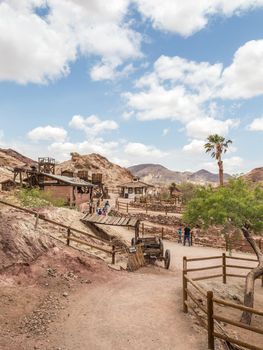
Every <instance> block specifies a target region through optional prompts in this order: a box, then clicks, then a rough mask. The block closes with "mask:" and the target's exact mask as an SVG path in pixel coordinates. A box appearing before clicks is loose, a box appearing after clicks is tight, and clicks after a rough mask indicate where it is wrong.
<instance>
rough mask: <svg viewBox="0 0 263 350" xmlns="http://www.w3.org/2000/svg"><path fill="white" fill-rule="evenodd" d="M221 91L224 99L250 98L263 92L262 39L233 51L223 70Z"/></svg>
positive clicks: (249, 42)
mask: <svg viewBox="0 0 263 350" xmlns="http://www.w3.org/2000/svg"><path fill="white" fill-rule="evenodd" d="M222 85H223V88H222V91H221V92H220V95H221V96H222V98H225V99H239V98H251V97H254V96H257V95H262V94H263V40H252V41H248V42H247V43H245V44H244V45H243V46H241V47H240V48H239V49H238V50H237V51H236V53H235V55H234V59H233V62H232V64H231V65H230V66H229V67H227V68H226V69H225V70H224V73H223V76H222Z"/></svg>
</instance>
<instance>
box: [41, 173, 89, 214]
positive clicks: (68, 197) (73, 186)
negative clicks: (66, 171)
mask: <svg viewBox="0 0 263 350" xmlns="http://www.w3.org/2000/svg"><path fill="white" fill-rule="evenodd" d="M38 184H39V187H40V189H42V190H44V191H46V192H50V193H51V194H52V195H53V196H54V197H55V198H58V199H64V200H65V204H68V205H70V206H71V207H72V206H79V205H80V204H82V203H90V202H91V200H92V193H93V187H94V185H93V184H92V183H90V182H87V181H84V180H81V179H79V178H72V177H67V176H62V175H54V174H46V173H39V174H38Z"/></svg>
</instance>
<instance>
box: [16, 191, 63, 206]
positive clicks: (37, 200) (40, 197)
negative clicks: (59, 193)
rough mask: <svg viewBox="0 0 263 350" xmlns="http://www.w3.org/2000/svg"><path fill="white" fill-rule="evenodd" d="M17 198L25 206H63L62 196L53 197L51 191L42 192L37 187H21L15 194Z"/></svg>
mask: <svg viewBox="0 0 263 350" xmlns="http://www.w3.org/2000/svg"><path fill="white" fill-rule="evenodd" d="M17 196H18V198H19V200H20V201H21V203H22V204H23V205H24V206H25V207H38V208H41V207H48V206H51V205H53V206H55V207H63V206H64V205H65V200H64V199H62V198H54V196H53V194H52V193H51V192H44V191H41V190H40V189H38V188H32V189H27V188H23V189H21V190H20V191H19V192H18V194H17Z"/></svg>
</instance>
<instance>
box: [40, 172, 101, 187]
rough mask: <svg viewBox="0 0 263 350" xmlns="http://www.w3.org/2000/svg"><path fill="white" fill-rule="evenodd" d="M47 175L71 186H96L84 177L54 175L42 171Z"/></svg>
mask: <svg viewBox="0 0 263 350" xmlns="http://www.w3.org/2000/svg"><path fill="white" fill-rule="evenodd" d="M41 174H43V175H44V176H46V177H49V178H51V179H54V180H57V181H61V182H64V183H66V184H68V185H71V186H81V187H83V186H85V187H94V185H93V184H92V183H91V182H87V181H84V180H82V179H79V178H76V177H69V176H63V175H54V174H47V173H41Z"/></svg>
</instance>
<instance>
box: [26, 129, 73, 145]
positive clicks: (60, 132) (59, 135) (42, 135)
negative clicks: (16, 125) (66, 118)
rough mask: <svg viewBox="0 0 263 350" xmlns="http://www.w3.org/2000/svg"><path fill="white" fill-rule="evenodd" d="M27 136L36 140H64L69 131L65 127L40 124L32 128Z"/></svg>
mask: <svg viewBox="0 0 263 350" xmlns="http://www.w3.org/2000/svg"><path fill="white" fill-rule="evenodd" d="M27 137H28V138H29V139H30V140H31V141H34V142H38V141H50V140H53V141H60V142H63V141H65V139H66V137H67V131H66V130H65V129H63V128H60V127H53V126H50V125H47V126H39V127H37V128H35V129H32V130H30V131H29V132H28V133H27Z"/></svg>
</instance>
